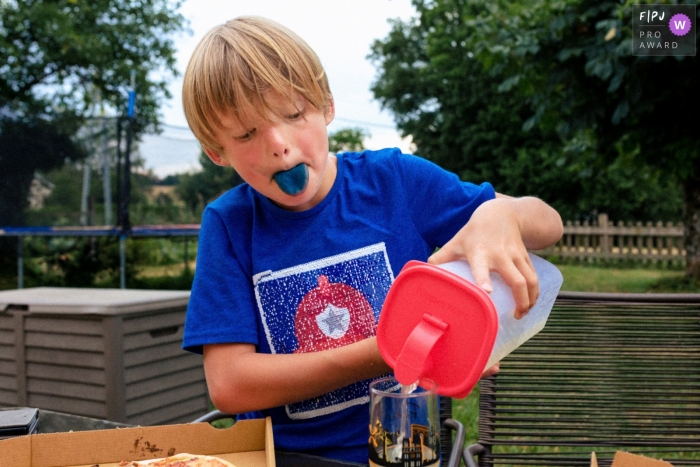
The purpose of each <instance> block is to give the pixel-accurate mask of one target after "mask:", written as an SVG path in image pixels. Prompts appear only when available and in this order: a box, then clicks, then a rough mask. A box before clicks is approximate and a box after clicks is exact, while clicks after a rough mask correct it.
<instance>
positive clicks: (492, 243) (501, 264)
mask: <svg viewBox="0 0 700 467" xmlns="http://www.w3.org/2000/svg"><path fill="white" fill-rule="evenodd" d="M562 230H563V227H562V226H561V218H560V217H559V214H558V213H557V212H556V211H554V210H553V209H552V208H550V207H549V206H547V204H545V203H544V202H543V201H541V200H539V199H537V198H510V197H508V196H504V195H497V198H496V199H493V200H490V201H487V202H485V203H483V204H482V205H481V206H479V207H478V208H477V209H476V210H475V211H474V213H473V214H472V217H471V219H470V220H469V222H468V223H467V224H466V225H465V226H464V227H462V229H460V230H459V232H457V234H456V235H455V236H454V237H453V238H452V239H451V240H450V241H449V242H447V243H446V244H445V245H444V246H443V247H442V248H440V250H438V251H437V252H436V253H435V254H433V255H432V256H431V257H430V258H428V262H429V263H431V264H441V263H446V262H449V261H454V260H457V259H466V260H467V261H469V264H470V266H471V269H472V273H473V274H474V279H475V280H476V283H477V284H478V285H479V286H481V288H483V289H484V290H485V291H486V292H488V293H491V292H492V290H493V287H492V284H491V278H490V277H489V273H490V272H492V271H493V272H498V273H499V274H500V275H501V277H502V278H503V281H504V282H505V283H506V284H507V285H508V286H510V288H511V290H512V292H513V298H514V299H515V317H516V318H518V319H520V318H522V317H523V316H524V315H525V314H526V313H527V312H528V311H529V310H530V308H532V306H533V305H534V304H535V302H536V301H537V297H538V296H539V284H538V281H537V274H536V273H535V269H534V267H533V266H532V263H531V262H530V257H529V256H528V254H527V248H528V247H529V248H535V249H540V248H544V247H545V246H548V245H549V244H552V243H555V242H556V241H558V240H559V238H561V235H562Z"/></svg>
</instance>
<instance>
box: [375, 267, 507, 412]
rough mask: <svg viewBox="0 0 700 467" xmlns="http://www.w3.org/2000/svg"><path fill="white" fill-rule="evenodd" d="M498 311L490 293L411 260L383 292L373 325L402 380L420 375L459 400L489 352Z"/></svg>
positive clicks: (476, 377)
mask: <svg viewBox="0 0 700 467" xmlns="http://www.w3.org/2000/svg"><path fill="white" fill-rule="evenodd" d="M497 332H498V314H497V313H496V308H495V307H494V305H493V302H492V301H491V299H490V298H489V296H488V294H487V293H486V292H484V291H483V290H482V289H481V288H479V287H477V286H476V285H474V284H472V283H471V282H469V281H467V280H465V279H463V278H461V277H460V276H458V275H456V274H453V273H451V272H449V271H446V270H444V269H442V268H439V267H437V266H434V265H431V264H428V263H423V262H420V261H410V262H408V263H407V264H406V266H404V268H403V269H402V270H401V272H400V273H399V275H398V276H397V277H396V280H395V281H394V283H393V284H392V285H391V288H390V289H389V293H388V294H387V297H386V300H385V301H384V306H383V308H382V313H381V315H380V317H379V325H378V327H377V343H378V345H379V351H380V353H381V354H382V357H383V358H384V360H385V361H386V362H387V363H388V364H389V366H391V367H392V368H393V369H394V375H395V376H396V379H397V380H398V381H399V382H400V383H402V384H407V385H408V384H413V383H414V382H416V381H418V380H420V379H421V378H429V379H431V380H433V381H435V382H436V383H437V392H438V393H439V394H442V395H446V396H451V397H456V398H463V397H466V396H467V395H468V394H469V392H471V390H472V389H473V388H474V386H475V385H476V383H477V382H478V381H479V378H480V377H481V375H482V373H483V372H484V369H485V368H484V367H485V366H486V363H487V362H488V359H489V357H490V355H491V351H492V350H493V344H494V341H495V340H496V333H497Z"/></svg>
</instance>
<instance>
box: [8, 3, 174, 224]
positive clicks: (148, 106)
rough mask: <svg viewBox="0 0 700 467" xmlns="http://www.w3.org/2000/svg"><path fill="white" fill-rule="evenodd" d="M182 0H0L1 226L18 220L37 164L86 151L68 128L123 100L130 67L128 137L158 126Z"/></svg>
mask: <svg viewBox="0 0 700 467" xmlns="http://www.w3.org/2000/svg"><path fill="white" fill-rule="evenodd" d="M180 4H181V1H180V0H175V1H170V0H116V1H115V0H93V1H89V2H88V1H82V0H23V1H1V2H0V56H2V57H3V58H4V60H3V63H2V64H0V138H1V139H2V144H0V167H2V168H3V170H0V201H1V202H0V206H1V207H0V225H21V224H22V223H23V222H24V218H23V215H22V214H23V210H24V208H25V207H26V205H27V194H28V192H29V186H30V183H31V180H32V176H33V173H34V172H35V171H36V170H41V171H47V170H51V169H54V168H57V167H60V166H61V165H62V164H63V163H64V161H65V160H66V159H69V160H75V159H79V158H81V157H83V156H84V155H85V150H84V149H82V148H81V147H80V146H79V144H77V143H76V138H75V134H76V132H77V131H78V129H79V128H80V127H81V125H82V123H83V122H84V121H85V119H86V118H88V117H91V116H94V115H95V114H96V113H97V112H98V111H99V110H100V108H102V109H105V110H106V111H108V112H109V111H111V112H113V113H121V112H123V111H124V110H125V108H126V102H127V99H128V97H127V96H128V88H129V86H130V73H131V71H132V70H133V71H135V72H136V74H135V88H136V93H137V115H138V119H137V120H136V125H135V132H134V138H135V139H137V138H138V135H139V134H140V133H141V132H142V131H143V130H144V129H145V127H146V126H147V125H153V126H156V127H157V121H158V115H157V114H158V108H159V106H160V104H161V103H162V101H163V99H165V98H168V97H170V95H169V92H168V90H167V87H166V86H167V83H168V80H169V78H170V77H171V76H173V75H176V74H177V70H176V68H175V64H176V60H175V52H176V51H175V48H174V44H173V41H172V35H173V34H175V33H178V32H180V31H182V30H183V28H184V19H183V17H182V16H181V15H180V14H179V13H177V9H178V8H179V6H180Z"/></svg>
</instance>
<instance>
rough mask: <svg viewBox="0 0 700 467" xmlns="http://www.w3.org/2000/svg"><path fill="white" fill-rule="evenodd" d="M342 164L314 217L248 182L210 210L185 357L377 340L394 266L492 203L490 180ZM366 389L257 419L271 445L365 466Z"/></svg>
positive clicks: (423, 252) (355, 161)
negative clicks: (240, 347) (269, 427)
mask: <svg viewBox="0 0 700 467" xmlns="http://www.w3.org/2000/svg"><path fill="white" fill-rule="evenodd" d="M337 158H338V172H337V176H336V180H335V182H334V184H333V187H332V189H331V191H330V193H328V195H327V196H326V197H325V199H323V200H322V201H321V202H320V203H319V204H318V205H316V206H315V207H313V208H311V209H309V210H306V211H302V212H291V211H287V210H284V209H282V208H280V207H278V206H276V205H275V204H273V203H272V202H271V201H270V200H269V199H267V198H265V197H264V196H262V195H260V194H259V193H257V192H256V191H255V190H253V189H252V188H251V187H250V186H249V185H247V184H243V185H240V186H238V187H236V188H233V189H232V190H230V191H228V192H227V193H225V194H223V195H222V196H221V197H219V198H218V199H217V200H216V201H214V202H212V203H211V204H210V205H209V206H207V208H206V209H205V211H204V214H203V217H202V226H201V231H200V235H199V251H198V253H197V268H196V273H195V277H194V283H193V285H192V293H191V297H190V302H189V306H188V309H187V317H186V321H185V335H184V342H183V348H184V349H186V350H189V351H192V352H198V353H201V352H202V346H203V345H206V344H221V343H234V342H235V343H249V344H254V345H256V346H257V351H258V352H261V353H275V354H281V353H294V352H313V351H319V350H325V349H331V348H336V347H340V346H343V345H347V344H350V343H353V342H356V341H359V340H361V339H364V338H367V337H370V336H373V335H375V331H376V325H377V320H378V318H379V313H380V311H381V309H382V304H383V303H384V298H385V297H386V294H387V292H388V290H389V287H390V286H391V283H392V282H393V280H394V276H395V275H396V274H398V273H399V271H400V270H401V268H402V267H403V266H404V265H405V264H406V263H407V262H408V261H410V260H421V261H425V260H427V258H428V256H430V254H431V253H432V252H433V251H434V250H435V248H436V247H440V246H442V245H443V244H445V243H446V242H447V241H448V240H449V239H450V238H452V237H453V236H454V235H455V233H457V231H458V230H459V229H461V228H462V227H463V226H464V225H465V224H466V223H467V221H468V220H469V218H470V217H471V215H472V213H473V212H474V210H475V209H476V208H477V207H478V206H479V205H480V204H482V203H483V202H485V201H487V200H489V199H492V198H494V197H495V193H494V190H493V188H492V187H491V185H490V184H488V183H484V184H482V185H474V184H471V183H466V182H462V181H460V180H459V178H458V177H457V176H456V175H454V174H452V173H449V172H446V171H445V170H443V169H441V168H440V167H438V166H437V165H435V164H433V163H432V162H430V161H427V160H426V159H423V158H420V157H417V156H413V155H405V154H401V152H400V151H399V150H398V149H385V150H381V151H364V152H362V153H344V154H339V155H338V156H337ZM368 385H369V381H360V382H357V383H354V384H351V385H350V386H347V387H344V388H341V389H338V390H335V391H332V392H330V393H328V394H325V395H323V396H320V397H316V398H314V399H310V400H306V401H302V402H298V403H295V404H290V405H287V406H285V407H276V408H272V409H269V410H264V411H263V412H262V415H263V416H271V417H272V424H273V429H274V439H275V446H276V447H277V448H279V449H282V450H288V451H297V452H305V453H309V454H315V455H320V456H325V457H331V458H337V459H343V460H348V461H353V462H361V463H366V462H367V452H368V451H367V440H368V438H369V432H368V424H369V406H368V403H369V391H368ZM261 390H264V388H261ZM257 415H258V416H260V414H257Z"/></svg>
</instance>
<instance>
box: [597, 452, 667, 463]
mask: <svg viewBox="0 0 700 467" xmlns="http://www.w3.org/2000/svg"><path fill="white" fill-rule="evenodd" d="M591 467H598V459H597V458H596V455H595V452H593V453H591ZM612 467H673V465H671V464H669V463H668V462H666V461H662V460H658V459H651V458H649V457H645V456H640V455H639V454H631V453H629V452H623V451H617V452H616V453H615V457H614V458H613V462H612Z"/></svg>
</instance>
